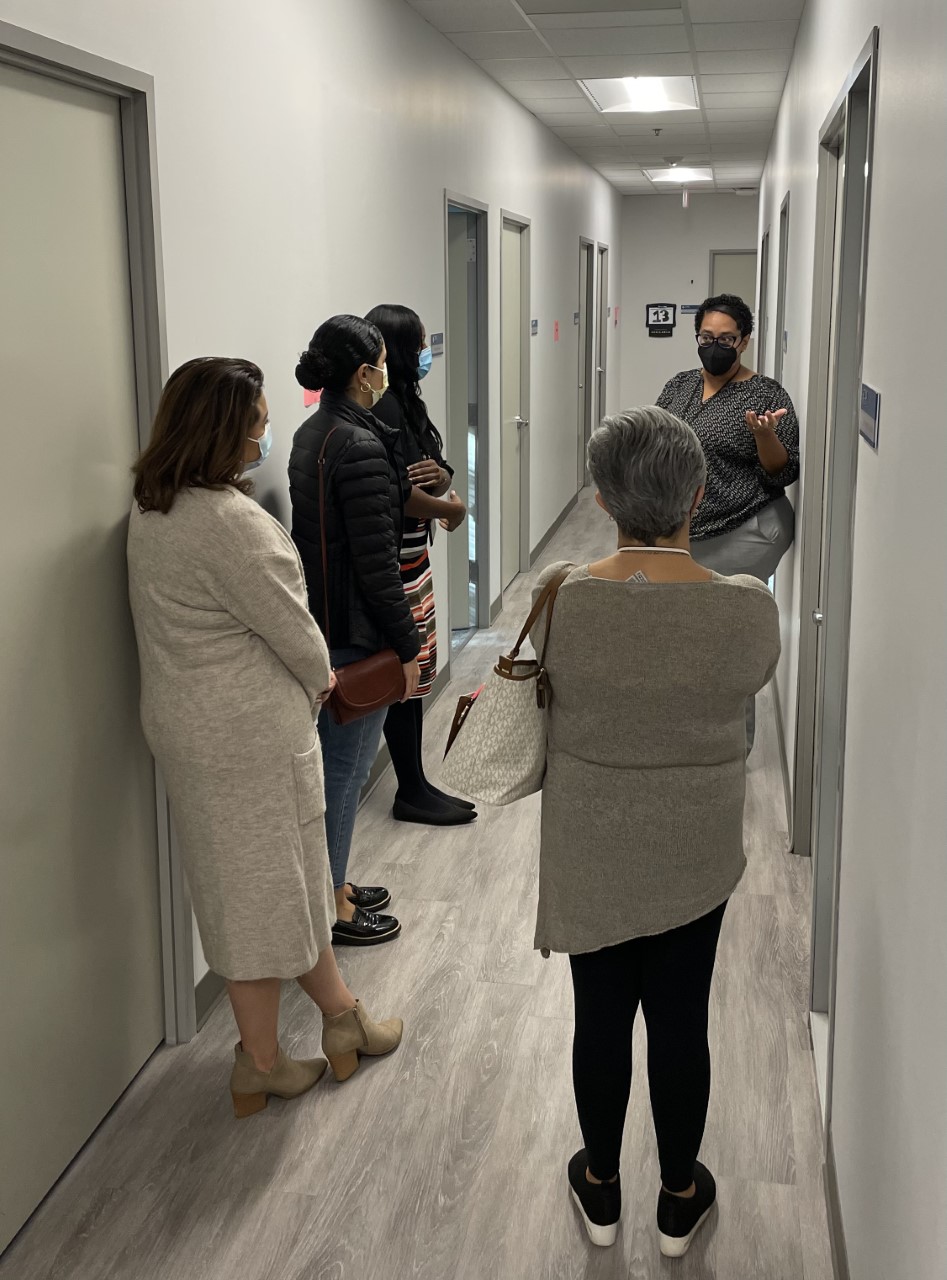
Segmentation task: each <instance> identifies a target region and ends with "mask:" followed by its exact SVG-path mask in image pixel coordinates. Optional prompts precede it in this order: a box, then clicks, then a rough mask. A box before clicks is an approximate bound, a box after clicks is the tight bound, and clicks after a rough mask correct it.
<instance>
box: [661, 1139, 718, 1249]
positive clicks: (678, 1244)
mask: <svg viewBox="0 0 947 1280" xmlns="http://www.w3.org/2000/svg"><path fill="white" fill-rule="evenodd" d="M694 1182H695V1183H696V1184H697V1190H696V1191H695V1192H694V1194H693V1195H692V1196H691V1197H690V1199H688V1200H685V1199H682V1197H681V1196H672V1195H671V1193H670V1191H665V1190H664V1188H663V1187H662V1188H661V1194H660V1195H659V1196H658V1235H659V1237H660V1242H661V1252H662V1253H663V1254H664V1256H665V1258H683V1256H684V1254H685V1253H686V1252H687V1250H688V1249H689V1248H690V1247H691V1241H692V1240H693V1239H694V1236H696V1235H697V1232H698V1231H699V1230H700V1229H701V1227H702V1226H703V1225H704V1223H705V1222H706V1221H707V1218H708V1217H709V1216H710V1211H711V1209H712V1208H713V1207H714V1201H715V1200H716V1199H717V1184H716V1183H715V1182H714V1176H713V1174H712V1173H711V1172H710V1170H709V1169H707V1168H705V1167H704V1165H702V1164H701V1163H700V1161H699V1160H698V1161H697V1163H696V1164H695V1165H694Z"/></svg>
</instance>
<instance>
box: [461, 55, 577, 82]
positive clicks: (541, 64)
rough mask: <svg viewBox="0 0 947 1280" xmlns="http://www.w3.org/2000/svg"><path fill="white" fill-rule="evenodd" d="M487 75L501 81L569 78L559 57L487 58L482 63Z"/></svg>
mask: <svg viewBox="0 0 947 1280" xmlns="http://www.w3.org/2000/svg"><path fill="white" fill-rule="evenodd" d="M480 65H481V67H483V69H484V71H486V73H487V75H489V76H493V78H494V80H499V81H500V82H501V83H502V82H503V81H505V80H569V79H571V77H570V75H569V73H568V71H566V69H565V67H563V65H562V63H561V62H560V61H559V59H558V58H553V57H552V56H550V57H548V58H485V59H484V60H483V61H482V62H481V63H480Z"/></svg>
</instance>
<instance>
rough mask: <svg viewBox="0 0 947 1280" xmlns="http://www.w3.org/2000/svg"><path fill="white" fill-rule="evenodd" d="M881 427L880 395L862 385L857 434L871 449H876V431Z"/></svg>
mask: <svg viewBox="0 0 947 1280" xmlns="http://www.w3.org/2000/svg"><path fill="white" fill-rule="evenodd" d="M880 425H881V393H880V392H879V391H872V389H871V387H869V386H868V384H867V383H865V382H863V383H862V399H861V407H860V411H859V414H858V434H859V435H860V436H861V437H862V439H864V440H867V441H868V443H869V444H870V445H871V447H872V448H873V449H877V448H878V431H879V428H880Z"/></svg>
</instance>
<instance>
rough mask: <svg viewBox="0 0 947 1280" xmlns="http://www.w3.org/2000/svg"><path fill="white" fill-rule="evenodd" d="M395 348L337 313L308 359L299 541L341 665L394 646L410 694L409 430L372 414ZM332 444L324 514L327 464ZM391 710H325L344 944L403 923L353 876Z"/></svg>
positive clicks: (293, 473)
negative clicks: (347, 718)
mask: <svg viewBox="0 0 947 1280" xmlns="http://www.w3.org/2000/svg"><path fill="white" fill-rule="evenodd" d="M385 356H386V353H385V344H384V341H383V340H382V336H381V334H380V333H379V332H378V330H377V329H376V328H375V326H374V325H372V324H369V323H368V322H367V321H366V320H362V319H361V318H360V317H358V316H334V317H333V318H332V319H331V320H327V321H326V322H325V324H323V325H321V326H320V328H318V329H317V330H316V332H315V334H314V335H313V338H312V341H311V342H310V344H309V348H308V350H307V351H305V352H304V353H303V355H302V356H301V357H300V361H299V364H298V365H297V367H296V379H297V381H298V382H299V383H300V384H301V385H302V386H303V387H305V388H307V389H308V390H310V391H322V398H321V401H320V404H319V408H318V410H317V412H316V413H314V414H313V415H312V417H310V418H308V419H307V420H306V421H305V422H304V423H303V424H302V426H301V427H300V428H299V430H298V431H297V432H296V435H295V437H294V439H293V449H292V453H291V455H290V460H289V490H290V497H291V499H292V506H293V530H292V533H293V541H294V542H295V543H296V546H297V548H298V550H299V554H300V557H301V559H302V563H303V569H304V571H305V574H306V587H307V590H308V592H309V608H310V610H311V612H312V614H313V616H314V617H315V619H316V621H317V622H318V623H319V625H320V627H321V628H322V630H323V632H325V633H326V634H327V636H328V637H329V640H330V646H331V648H330V657H331V660H332V666H333V668H335V669H337V668H339V667H344V666H346V665H347V664H348V663H351V662H356V661H358V660H359V659H361V658H367V657H369V656H370V655H371V654H373V653H378V652H379V651H380V650H381V649H386V648H389V647H390V648H392V649H394V650H395V652H396V653H397V655H398V657H399V658H400V659H401V662H402V664H403V665H404V674H405V685H406V689H405V698H406V699H407V698H410V697H411V696H412V695H413V693H414V691H415V690H416V688H417V685H418V678H419V675H420V670H419V667H418V661H417V658H418V653H419V652H420V649H421V640H420V636H419V635H418V629H417V627H416V626H415V623H414V618H413V616H412V613H411V607H410V605H409V603H408V600H407V597H406V596H405V593H404V587H403V586H402V582H401V572H400V562H399V548H400V544H401V532H402V525H403V521H404V504H405V500H406V498H407V497H408V496H409V494H410V491H411V484H410V481H409V480H408V478H407V473H406V469H405V465H404V460H403V457H402V455H401V443H400V437H399V433H398V432H397V431H393V430H392V429H391V428H390V427H387V426H385V425H384V424H383V423H381V422H379V421H378V419H377V418H375V416H374V415H373V414H372V412H371V409H372V406H373V405H375V404H377V402H378V401H379V400H380V399H381V397H382V396H383V395H384V393H385V390H386V388H387V385H388V381H387V373H386V371H385ZM330 432H332V435H331V438H330V439H329V440H328V443H327V444H326V438H327V437H328V436H329V433H330ZM324 444H326V461H325V509H324V510H323V508H322V505H321V503H320V497H319V465H318V463H319V455H320V453H321V451H322V447H323V445H324ZM323 522H324V523H325V531H326V548H327V555H328V565H329V574H328V577H329V581H328V584H327V585H328V600H329V616H328V618H326V616H325V612H326V610H325V590H324V586H323V572H322V527H323ZM386 713H387V709H386V708H384V709H382V710H381V711H377V712H374V713H372V714H371V715H367V716H364V717H363V718H362V719H360V720H356V721H354V722H353V723H351V724H348V725H338V724H336V723H335V721H334V720H333V719H332V718H331V716H330V715H329V713H328V712H327V711H325V710H324V711H323V712H322V715H321V716H320V717H319V737H320V739H321V742H322V752H323V757H324V761H325V792H326V835H327V838H328V844H329V859H330V862H331V865H332V880H333V884H334V886H335V899H336V916H337V919H336V923H335V927H334V929H333V942H334V943H335V944H336V945H338V944H343V945H344V944H361V945H365V944H368V943H376V942H387V941H389V940H390V939H392V938H395V937H397V935H398V933H399V932H400V930H401V926H400V924H399V923H398V921H397V920H396V919H395V918H394V917H393V916H390V915H381V914H379V913H380V912H381V911H383V910H384V908H385V907H387V905H388V903H389V902H390V901H391V895H390V893H389V892H388V891H387V889H382V888H366V887H361V888H360V887H358V886H357V885H353V884H351V882H349V881H348V880H347V878H346V871H347V866H348V858H349V849H350V848H351V844H352V833H353V831H354V828H355V814H356V810H357V808H358V799H359V795H360V793H361V790H362V788H363V787H364V785H365V783H366V782H367V781H368V776H369V773H370V772H371V768H372V765H373V763H374V761H375V757H376V756H377V754H378V747H379V744H380V742H381V733H382V727H383V725H384V722H385V715H386Z"/></svg>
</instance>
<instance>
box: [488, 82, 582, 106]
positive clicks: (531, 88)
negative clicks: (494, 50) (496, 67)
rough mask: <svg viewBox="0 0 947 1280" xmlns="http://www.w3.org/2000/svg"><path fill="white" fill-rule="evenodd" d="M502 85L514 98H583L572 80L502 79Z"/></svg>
mask: <svg viewBox="0 0 947 1280" xmlns="http://www.w3.org/2000/svg"><path fill="white" fill-rule="evenodd" d="M503 87H504V89H506V91H507V93H512V94H513V96H514V97H515V98H522V99H526V98H531V99H532V100H533V101H534V102H535V101H536V100H537V99H538V98H553V99H556V100H562V99H565V98H583V99H584V98H585V94H584V93H583V92H582V90H581V89H580V88H579V86H578V85H577V84H576V82H575V81H574V80H504V82H503Z"/></svg>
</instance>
